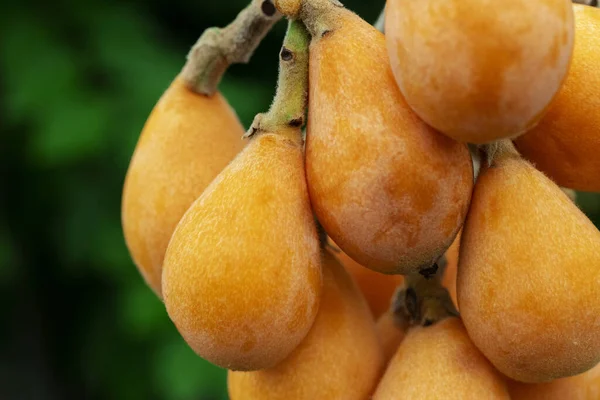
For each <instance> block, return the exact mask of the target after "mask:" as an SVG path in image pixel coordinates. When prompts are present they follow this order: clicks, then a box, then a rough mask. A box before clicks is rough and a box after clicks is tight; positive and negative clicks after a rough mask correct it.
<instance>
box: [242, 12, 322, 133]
mask: <svg viewBox="0 0 600 400" xmlns="http://www.w3.org/2000/svg"><path fill="white" fill-rule="evenodd" d="M309 45H310V36H309V34H308V32H307V30H306V27H305V26H304V24H303V23H302V22H300V21H298V20H291V21H290V22H289V25H288V30H287V33H286V36H285V39H284V42H283V47H282V48H281V52H280V53H279V78H278V83H277V92H276V94H275V98H274V100H273V103H272V104H271V107H270V108H269V111H268V112H266V113H263V114H258V115H257V116H256V117H255V118H254V122H253V123H252V125H251V126H250V129H248V131H247V132H246V134H245V135H244V137H252V136H254V135H257V134H259V133H265V132H268V133H278V134H284V135H286V136H288V137H289V138H290V139H292V140H293V141H295V142H298V143H301V141H302V135H301V128H302V126H303V125H304V123H305V120H306V118H305V115H306V107H307V104H308V56H309V54H308V49H309Z"/></svg>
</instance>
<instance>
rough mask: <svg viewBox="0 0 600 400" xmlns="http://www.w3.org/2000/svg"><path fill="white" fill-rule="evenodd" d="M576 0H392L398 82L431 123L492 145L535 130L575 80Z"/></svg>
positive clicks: (391, 44)
mask: <svg viewBox="0 0 600 400" xmlns="http://www.w3.org/2000/svg"><path fill="white" fill-rule="evenodd" d="M573 25H574V23H573V10H572V8H571V1H570V0H528V1H523V0H503V1H494V0H484V1H481V0H448V1H437V0H419V1H414V0H388V2H387V7H386V20H385V30H386V38H387V44H388V51H389V55H390V60H391V63H392V68H393V70H394V75H395V76H396V81H397V82H398V85H399V86H400V89H401V90H402V93H403V94H404V96H405V97H406V101H407V102H408V104H410V106H411V107H412V108H413V110H415V112H416V113H417V114H418V115H419V116H420V117H421V118H423V120H424V121H425V122H427V123H428V124H430V125H431V126H433V127H434V128H436V129H438V130H440V131H441V132H443V133H445V134H446V135H448V136H450V137H451V138H454V139H456V140H459V141H463V142H470V143H487V142H491V141H494V140H497V139H500V138H507V137H514V136H517V135H519V134H522V133H524V132H525V131H526V130H528V129H529V128H531V127H532V126H534V125H535V124H536V123H537V122H538V121H539V119H540V118H541V117H542V115H543V113H544V112H545V110H546V109H547V107H548V105H549V104H550V102H551V101H552V99H553V98H554V96H555V95H556V93H557V91H558V90H559V89H560V86H561V84H562V82H563V80H564V78H565V76H566V75H567V72H568V69H569V63H570V59H571V55H572V51H573V36H574V34H573V30H574V27H573Z"/></svg>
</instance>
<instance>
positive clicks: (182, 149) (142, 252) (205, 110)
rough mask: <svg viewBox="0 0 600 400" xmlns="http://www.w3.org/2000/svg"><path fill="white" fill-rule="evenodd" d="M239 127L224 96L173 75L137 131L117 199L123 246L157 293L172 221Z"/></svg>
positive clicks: (222, 161)
mask: <svg viewBox="0 0 600 400" xmlns="http://www.w3.org/2000/svg"><path fill="white" fill-rule="evenodd" d="M243 134H244V129H243V127H242V125H241V124H240V122H239V120H238V118H237V116H236V115H235V112H234V111H233V110H232V109H231V107H230V106H229V104H228V103H227V101H226V100H225V99H224V98H223V96H221V94H219V93H216V94H215V95H213V96H211V97H206V96H202V95H199V94H197V93H194V92H192V91H191V90H189V89H187V88H186V86H185V84H184V82H183V80H182V79H181V78H179V77H178V78H176V79H175V80H174V81H173V82H172V84H171V86H170V87H169V88H168V89H167V91H166V92H165V93H164V94H163V95H162V97H161V98H160V100H159V101H158V103H157V104H156V106H155V107H154V109H153V110H152V113H151V114H150V117H149V118H148V120H147V122H146V125H145V126H144V129H143V131H142V134H141V136H140V139H139V141H138V144H137V146H136V149H135V152H134V154H133V158H132V159H131V163H130V165H129V170H128V172H127V177H126V178H125V185H124V189H123V199H122V222H123V231H124V233H125V239H126V242H127V247H128V248H129V251H130V253H131V256H132V257H133V260H134V262H135V264H136V265H137V267H138V269H139V271H140V272H141V274H142V275H143V277H144V279H145V280H146V282H147V283H148V285H149V286H150V287H151V288H152V289H153V290H154V291H155V292H156V294H157V295H158V296H159V297H161V286H160V283H161V271H162V265H163V259H164V255H165V251H166V250H167V245H168V244H169V240H170V239H171V235H172V234H173V231H174V230H175V227H176V226H177V223H178V222H179V220H180V219H181V217H182V216H183V214H184V213H185V212H186V211H187V209H188V208H189V207H190V205H191V204H192V203H193V202H194V200H196V199H197V198H198V197H199V196H200V194H202V192H203V191H204V189H205V188H206V187H207V186H208V185H209V184H210V182H211V181H212V180H213V179H214V178H215V177H216V176H217V175H218V174H219V172H221V170H223V168H225V167H226V166H227V164H229V162H230V161H231V160H232V159H233V158H234V157H235V156H236V154H238V153H239V152H240V151H241V149H242V148H243V146H244V141H243V140H242V139H241V137H242V135H243Z"/></svg>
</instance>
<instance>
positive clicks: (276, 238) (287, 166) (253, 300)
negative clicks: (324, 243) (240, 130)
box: [162, 133, 322, 370]
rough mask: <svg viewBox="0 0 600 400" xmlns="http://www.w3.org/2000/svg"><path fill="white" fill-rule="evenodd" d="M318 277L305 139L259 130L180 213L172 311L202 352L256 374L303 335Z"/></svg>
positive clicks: (170, 287) (170, 252)
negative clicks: (183, 212)
mask: <svg viewBox="0 0 600 400" xmlns="http://www.w3.org/2000/svg"><path fill="white" fill-rule="evenodd" d="M282 227H285V228H284V229H282ZM321 280H322V277H321V269H320V255H319V244H318V238H317V233H316V228H315V224H314V219H313V215H312V213H311V211H310V203H309V198H308V192H307V189H306V179H305V175H304V166H303V155H302V145H301V141H300V140H299V138H298V139H297V140H292V139H290V138H288V137H286V136H285V135H283V134H281V133H277V134H270V133H262V134H260V135H258V136H256V137H253V138H252V139H251V141H250V143H249V144H248V146H246V148H245V149H244V150H243V151H242V153H240V154H239V155H238V157H236V158H235V160H234V161H233V162H232V163H231V164H230V165H229V166H227V168H226V169H225V170H223V172H222V173H221V174H219V176H218V177H217V178H216V179H215V180H214V181H213V183H212V184H211V185H210V186H209V187H208V188H207V189H206V190H205V192H204V193H203V194H202V196H201V197H200V198H198V200H196V201H195V202H194V203H193V205H192V206H191V207H190V209H189V210H188V211H187V212H186V214H185V215H184V217H183V218H182V220H181V222H180V223H179V225H178V226H177V229H176V230H175V233H174V234H173V238H172V239H171V242H170V244H169V247H168V249H167V253H166V256H165V263H164V270H163V281H162V284H163V293H164V302H165V305H166V308H167V312H168V313H169V316H170V317H171V319H172V320H173V322H174V323H175V325H176V326H177V329H178V330H179V332H180V333H181V335H182V336H183V338H184V339H185V340H186V342H187V343H188V344H189V345H190V347H192V349H194V350H195V351H196V353H198V355H200V356H201V357H203V358H205V359H207V360H208V361H210V362H212V363H214V364H216V365H219V366H221V367H224V368H228V369H232V370H256V369H261V368H270V367H273V366H274V365H275V364H277V363H279V362H281V361H282V360H283V359H284V358H286V357H287V356H288V355H289V354H290V353H291V352H292V351H293V350H294V349H295V348H296V347H297V346H298V344H300V342H301V341H302V340H303V339H304V337H305V336H306V335H307V333H308V331H309V329H310V327H311V326H312V324H313V322H314V320H315V317H316V315H317V310H318V305H319V297H320V293H321Z"/></svg>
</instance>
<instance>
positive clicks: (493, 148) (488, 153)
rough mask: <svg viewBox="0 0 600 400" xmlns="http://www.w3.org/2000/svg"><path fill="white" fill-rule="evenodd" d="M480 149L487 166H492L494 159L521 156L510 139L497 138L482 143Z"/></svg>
mask: <svg viewBox="0 0 600 400" xmlns="http://www.w3.org/2000/svg"><path fill="white" fill-rule="evenodd" d="M481 151H482V152H483V153H484V154H485V159H486V165H487V167H489V168H493V167H494V164H495V161H496V160H502V159H505V158H521V155H520V154H519V152H518V151H517V149H516V148H515V145H514V144H513V142H512V141H511V140H510V139H503V140H498V141H496V142H493V143H489V144H485V145H482V146H481Z"/></svg>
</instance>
